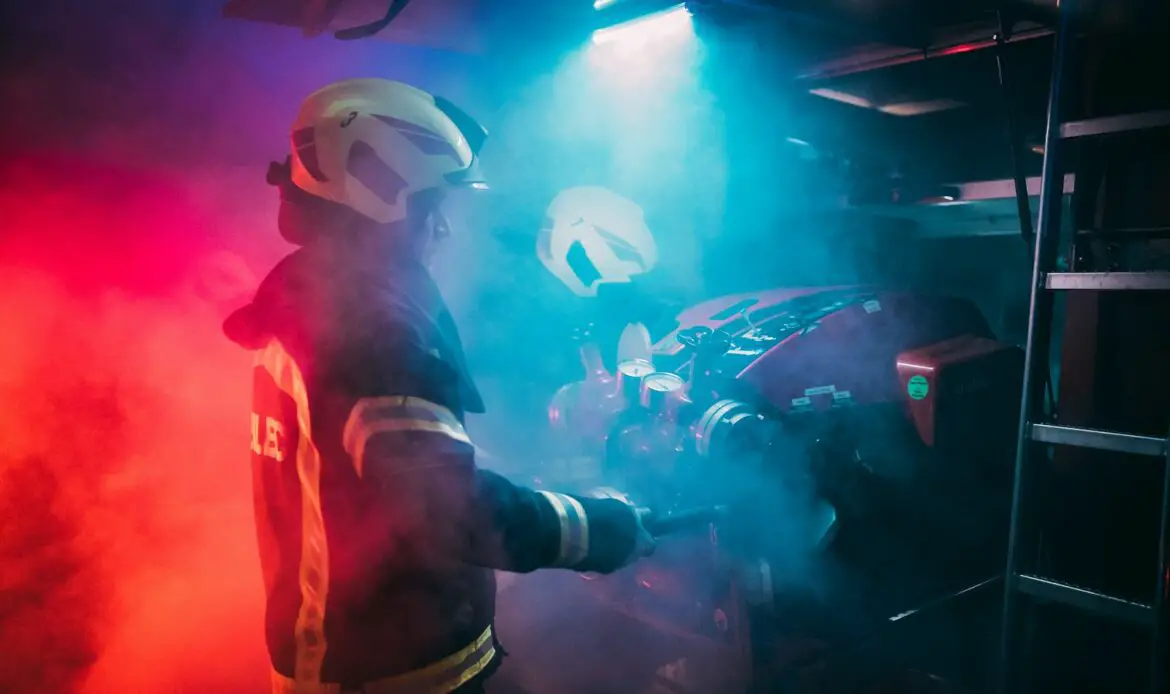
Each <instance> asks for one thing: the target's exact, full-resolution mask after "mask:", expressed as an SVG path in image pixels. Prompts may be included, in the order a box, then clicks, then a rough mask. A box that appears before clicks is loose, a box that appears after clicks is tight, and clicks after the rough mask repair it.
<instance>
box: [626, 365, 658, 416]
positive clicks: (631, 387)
mask: <svg viewBox="0 0 1170 694" xmlns="http://www.w3.org/2000/svg"><path fill="white" fill-rule="evenodd" d="M617 372H618V376H617V377H618V392H620V393H621V394H622V396H623V397H624V398H625V400H626V404H627V405H633V404H635V403H637V402H638V399H639V398H640V397H641V393H642V379H644V378H645V377H646V376H648V375H650V374H652V373H654V365H653V364H651V363H650V362H648V361H646V360H645V359H627V360H625V361H623V362H621V363H619V364H618V368H617Z"/></svg>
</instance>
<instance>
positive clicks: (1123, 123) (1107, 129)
mask: <svg viewBox="0 0 1170 694" xmlns="http://www.w3.org/2000/svg"><path fill="white" fill-rule="evenodd" d="M1168 126H1170V111H1146V112H1145V113H1129V114H1126V115H1123V116H1106V117H1105V118H1089V119H1087V120H1076V121H1069V122H1068V123H1063V124H1062V125H1061V126H1060V136H1061V137H1064V138H1073V137H1093V136H1094V135H1111V134H1114V133H1124V132H1132V131H1134V130H1147V129H1149V128H1164V127H1168Z"/></svg>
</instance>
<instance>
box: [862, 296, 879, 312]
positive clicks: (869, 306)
mask: <svg viewBox="0 0 1170 694" xmlns="http://www.w3.org/2000/svg"><path fill="white" fill-rule="evenodd" d="M861 308H863V309H865V312H866V313H877V312H878V311H880V310H882V302H880V301H878V300H877V299H874V300H872V301H867V302H865V303H864V304H862V305H861Z"/></svg>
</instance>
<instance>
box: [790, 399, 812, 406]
mask: <svg viewBox="0 0 1170 694" xmlns="http://www.w3.org/2000/svg"><path fill="white" fill-rule="evenodd" d="M811 404H812V399H811V398H792V406H793V407H808V406H809V405H811Z"/></svg>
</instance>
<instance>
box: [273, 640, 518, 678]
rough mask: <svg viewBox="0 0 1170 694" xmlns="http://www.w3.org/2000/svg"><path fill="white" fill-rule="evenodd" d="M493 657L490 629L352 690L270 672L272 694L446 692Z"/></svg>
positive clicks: (494, 649)
mask: <svg viewBox="0 0 1170 694" xmlns="http://www.w3.org/2000/svg"><path fill="white" fill-rule="evenodd" d="M495 657H496V646H495V639H493V638H492V628H491V627H488V628H487V629H484V631H483V633H482V634H480V635H479V638H477V639H476V640H474V641H472V642H471V643H470V644H468V645H467V646H466V647H464V648H462V649H460V650H459V651H458V652H456V653H452V654H451V655H449V656H447V657H446V658H443V659H442V660H440V661H438V662H437V663H433V664H431V665H428V666H426V667H424V668H421V669H418V670H415V671H413V672H407V673H403V674H401V675H394V676H393V677H386V678H383V679H380V680H375V681H373V682H366V683H365V684H363V685H360V686H358V687H356V688H353V689H345V688H342V686H341V685H340V684H330V683H298V682H295V681H293V680H292V679H290V678H288V677H285V676H284V675H281V674H280V673H277V672H273V673H272V694H449V692H453V691H455V690H456V689H458V688H460V687H462V686H463V685H465V684H467V683H468V682H470V681H471V680H472V679H473V678H475V676H476V675H478V674H479V673H481V672H483V670H484V668H486V667H487V666H488V665H490V664H491V662H492V659H494V658H495Z"/></svg>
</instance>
